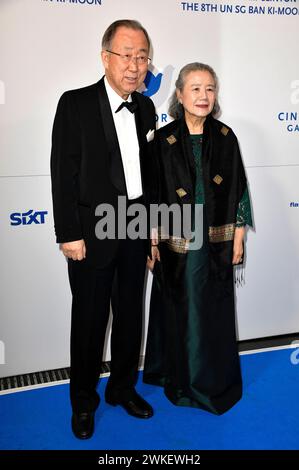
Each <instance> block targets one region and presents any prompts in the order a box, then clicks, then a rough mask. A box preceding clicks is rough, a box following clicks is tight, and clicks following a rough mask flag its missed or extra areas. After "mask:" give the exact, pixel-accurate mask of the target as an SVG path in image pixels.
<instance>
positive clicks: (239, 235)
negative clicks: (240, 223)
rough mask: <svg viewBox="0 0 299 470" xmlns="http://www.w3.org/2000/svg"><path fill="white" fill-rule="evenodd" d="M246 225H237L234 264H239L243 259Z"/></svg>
mask: <svg viewBox="0 0 299 470" xmlns="http://www.w3.org/2000/svg"><path fill="white" fill-rule="evenodd" d="M244 235H245V227H236V229H235V236H234V252H233V264H239V263H240V262H241V261H242V259H243V239H244Z"/></svg>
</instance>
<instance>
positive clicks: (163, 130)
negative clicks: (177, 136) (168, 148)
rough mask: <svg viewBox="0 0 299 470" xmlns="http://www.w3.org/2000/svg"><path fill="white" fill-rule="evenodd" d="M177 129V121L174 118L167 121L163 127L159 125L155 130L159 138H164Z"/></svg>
mask: <svg viewBox="0 0 299 470" xmlns="http://www.w3.org/2000/svg"><path fill="white" fill-rule="evenodd" d="M178 129H179V121H178V120H174V121H171V122H169V123H168V124H166V125H165V126H163V127H160V128H159V129H158V130H157V131H156V132H157V136H158V137H160V138H165V137H169V136H171V135H172V134H173V133H176V131H177V130H178Z"/></svg>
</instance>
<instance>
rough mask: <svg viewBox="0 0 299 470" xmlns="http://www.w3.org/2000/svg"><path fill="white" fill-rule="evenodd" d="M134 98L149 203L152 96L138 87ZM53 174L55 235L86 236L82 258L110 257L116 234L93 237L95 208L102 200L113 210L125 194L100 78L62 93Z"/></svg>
mask: <svg viewBox="0 0 299 470" xmlns="http://www.w3.org/2000/svg"><path fill="white" fill-rule="evenodd" d="M132 101H134V102H136V103H137V110H136V112H135V122H136V131H137V136H138V141H139V157H140V169H141V180H142V188H143V197H144V199H145V202H146V203H148V202H150V187H151V185H152V179H153V177H154V174H155V170H154V168H153V166H152V164H151V161H150V153H149V151H148V142H147V138H146V136H147V134H148V132H149V131H150V130H153V129H155V110H154V105H153V103H152V101H151V100H150V99H149V98H147V97H145V96H143V95H141V94H140V93H138V92H134V93H132ZM51 178H52V197H53V211H54V225H55V233H56V241H57V242H58V243H63V242H70V241H75V240H80V239H84V240H85V243H86V249H87V252H86V261H87V262H90V263H92V264H95V265H97V266H103V265H104V264H106V263H108V262H109V261H110V260H111V259H112V257H113V255H114V253H115V252H116V250H117V244H118V240H117V239H113V240H112V239H104V240H99V239H97V238H96V235H95V226H96V223H97V221H98V220H99V217H96V216H95V209H96V207H97V206H98V205H99V204H103V203H106V204H110V205H111V206H113V207H114V208H115V210H117V203H118V196H126V195H127V194H126V184H125V177H124V170H123V165H122V159H121V153H120V148H119V144H118V139H117V133H116V129H115V125H114V121H113V116H112V112H111V108H110V104H109V100H108V96H107V93H106V88H105V85H104V78H102V79H101V80H100V81H99V82H97V83H95V84H93V85H90V86H87V87H85V88H80V89H78V90H71V91H67V92H65V93H64V94H63V95H62V96H61V98H60V100H59V103H58V107H57V111H56V115H55V119H54V125H53V133H52V152H51Z"/></svg>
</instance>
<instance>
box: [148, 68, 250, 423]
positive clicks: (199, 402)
mask: <svg viewBox="0 0 299 470" xmlns="http://www.w3.org/2000/svg"><path fill="white" fill-rule="evenodd" d="M217 92H218V80H217V76H216V74H215V72H214V70H213V69H212V68H211V67H210V66H208V65H205V64H200V63H197V62H196V63H192V64H188V65H186V66H185V67H183V69H182V70H181V71H180V74H179V77H178V79H177V81H176V90H175V93H174V95H173V97H172V100H171V104H170V108H169V114H170V115H171V116H172V117H173V118H174V119H175V120H174V121H173V122H171V123H170V124H168V125H166V126H165V127H163V128H161V129H159V130H158V131H157V132H156V136H155V142H154V149H155V150H154V157H155V158H156V159H157V165H158V168H159V170H158V174H159V203H166V204H167V205H168V206H170V205H171V204H179V206H180V207H181V208H183V207H184V205H185V204H189V205H191V208H192V210H193V214H194V208H195V207H196V204H201V205H202V207H203V217H202V220H201V222H200V223H201V225H202V231H203V243H202V246H201V248H198V249H191V248H190V247H191V245H190V243H189V241H188V240H187V239H186V238H184V236H183V235H182V236H181V237H177V236H174V234H173V233H172V232H171V229H170V232H169V236H168V237H166V238H165V239H164V238H163V239H161V240H159V245H158V246H153V247H152V261H150V260H149V267H150V268H151V269H153V272H154V278H153V287H152V294H151V305H150V317H149V328H148V338H147V348H146V357H145V366H144V381H145V382H146V383H150V384H155V385H160V386H163V387H164V391H165V394H166V396H167V397H168V398H169V400H170V401H171V402H172V403H174V404H175V405H182V406H193V407H198V408H203V409H205V410H208V411H210V412H212V413H216V414H222V413H224V412H225V411H227V410H228V409H229V408H231V407H232V406H233V405H234V404H235V403H236V402H237V401H238V400H239V399H240V398H241V396H242V378H241V372H240V362H239V355H238V349H237V342H236V331H235V302H234V280H233V269H234V265H237V264H241V263H242V261H243V258H244V254H243V249H244V234H245V229H246V225H252V220H251V209H250V202H249V197H248V189H247V182H246V176H245V171H244V167H243V163H242V159H241V155H240V150H239V146H238V142H237V138H236V136H235V134H234V133H233V131H232V129H230V128H229V127H228V126H227V125H225V124H223V123H222V122H220V121H219V120H217V119H216V118H215V116H216V115H217V114H218V113H219V104H218V100H217ZM194 223H198V220H197V219H196V217H195V218H194V217H193V224H194ZM193 228H194V226H193ZM157 242H158V240H153V245H156V244H157Z"/></svg>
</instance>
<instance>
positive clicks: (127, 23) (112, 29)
mask: <svg viewBox="0 0 299 470" xmlns="http://www.w3.org/2000/svg"><path fill="white" fill-rule="evenodd" d="M121 27H125V28H130V29H134V30H135V31H142V32H143V34H144V35H145V37H146V40H147V43H148V50H149V49H150V44H151V43H150V38H149V35H148V33H147V31H146V29H145V28H144V27H143V26H142V24H141V23H139V21H136V20H117V21H114V23H112V24H111V25H110V26H108V28H107V29H106V31H105V33H104V35H103V38H102V49H103V50H110V49H111V44H112V41H113V38H114V36H115V33H116V31H117V29H118V28H121Z"/></svg>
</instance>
